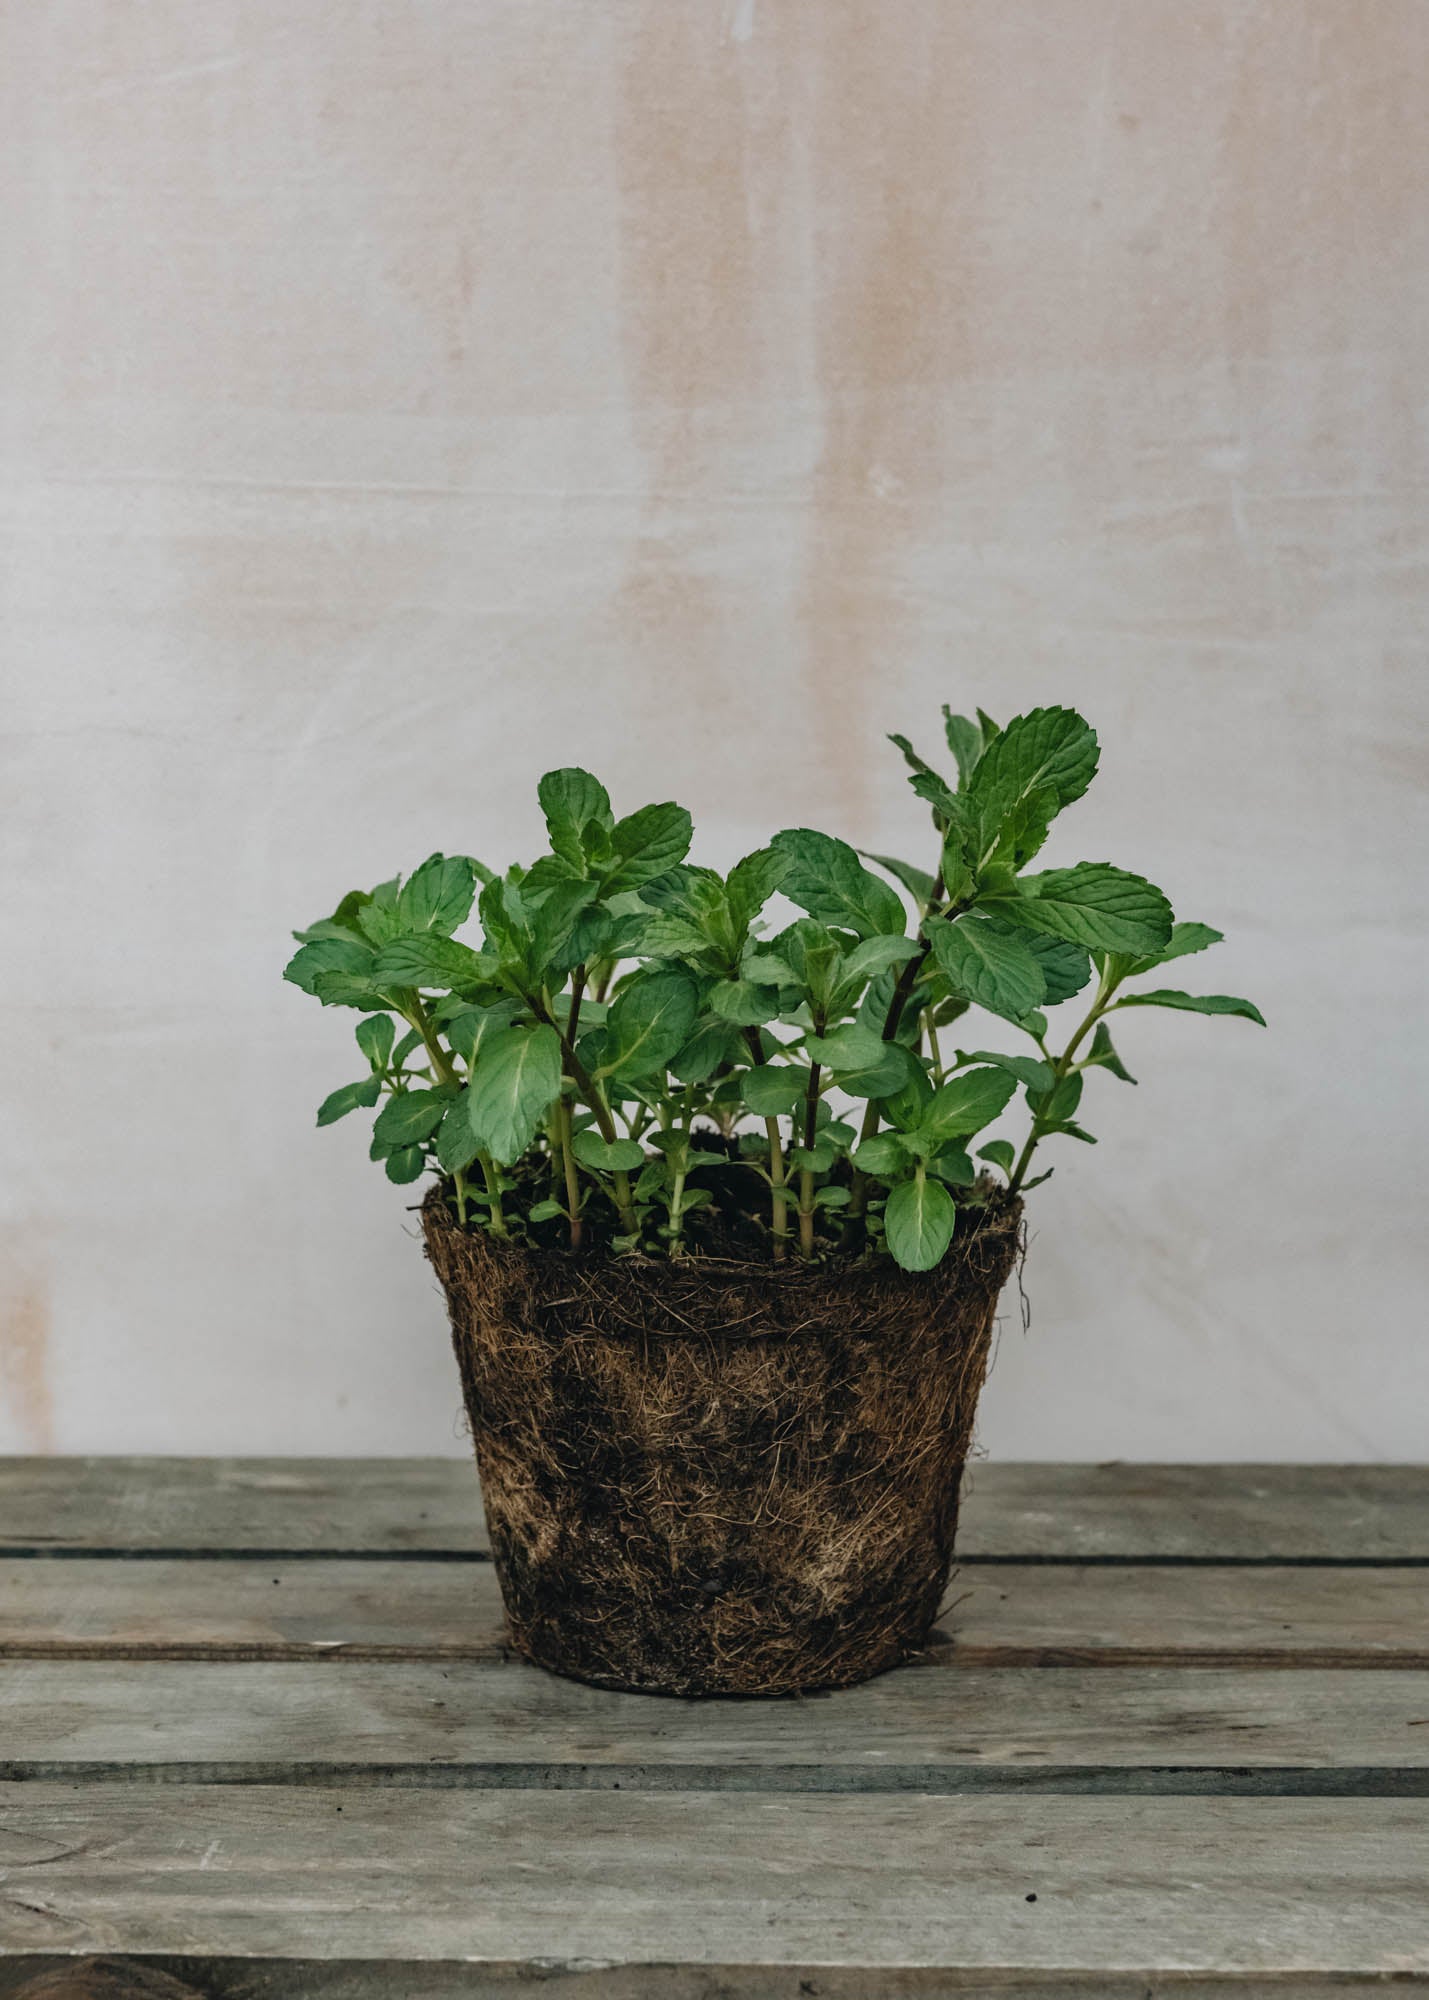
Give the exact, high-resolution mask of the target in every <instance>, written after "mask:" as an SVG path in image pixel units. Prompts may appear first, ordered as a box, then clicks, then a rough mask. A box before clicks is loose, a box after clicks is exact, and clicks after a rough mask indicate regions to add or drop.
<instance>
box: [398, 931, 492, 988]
mask: <svg viewBox="0 0 1429 2000" xmlns="http://www.w3.org/2000/svg"><path fill="white" fill-rule="evenodd" d="M495 972H496V962H495V960H494V959H491V958H488V957H486V956H485V955H484V954H483V953H481V952H476V951H473V950H472V948H471V946H470V945H469V944H458V943H457V942H456V940H455V938H449V937H443V936H442V935H441V934H440V933H439V932H437V931H423V932H421V933H420V934H418V935H416V936H411V937H396V938H393V939H392V941H391V943H390V944H385V945H384V946H383V947H382V949H381V951H380V952H379V953H378V954H377V960H376V963H375V964H374V965H373V968H372V977H373V981H374V983H375V984H376V985H378V986H379V987H382V988H384V989H387V988H391V987H394V986H413V987H417V988H418V989H419V990H421V991H422V992H427V993H432V992H442V993H445V992H449V991H450V990H451V989H452V988H454V987H471V986H480V985H483V984H484V983H485V982H487V981H488V980H490V979H491V978H493V977H494V975H495Z"/></svg>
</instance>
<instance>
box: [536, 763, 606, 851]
mask: <svg viewBox="0 0 1429 2000" xmlns="http://www.w3.org/2000/svg"><path fill="white" fill-rule="evenodd" d="M536 796H537V798H538V799H539V800H540V802H541V811H542V812H543V813H544V814H545V817H546V831H547V834H548V835H549V837H550V842H551V852H552V853H553V854H556V855H559V857H560V859H561V860H562V861H564V862H565V863H566V864H567V866H568V867H570V868H572V869H573V870H574V871H575V873H576V874H577V875H584V874H586V873H587V862H588V856H587V849H586V835H587V830H588V829H593V830H594V831H595V832H596V833H597V834H601V833H608V832H609V831H610V828H611V825H612V824H613V819H612V814H611V810H610V797H609V794H608V793H607V791H606V789H605V786H604V785H602V784H601V782H600V780H599V779H598V778H593V777H592V776H591V774H590V772H589V771H582V770H581V769H580V768H579V767H578V766H577V765H567V766H565V767H564V768H563V769H561V770H559V771H547V773H546V775H545V776H544V777H543V778H542V779H541V782H540V783H539V784H538V785H537V787H536ZM592 844H596V843H592Z"/></svg>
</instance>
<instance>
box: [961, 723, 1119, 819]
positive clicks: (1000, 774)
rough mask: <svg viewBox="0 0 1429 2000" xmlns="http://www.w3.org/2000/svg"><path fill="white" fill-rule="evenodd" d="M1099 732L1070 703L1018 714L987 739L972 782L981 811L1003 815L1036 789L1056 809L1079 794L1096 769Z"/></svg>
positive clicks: (970, 790) (971, 789)
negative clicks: (991, 737) (1067, 706)
mask: <svg viewBox="0 0 1429 2000" xmlns="http://www.w3.org/2000/svg"><path fill="white" fill-rule="evenodd" d="M1098 755H1099V752H1098V748H1097V739H1096V732H1095V730H1093V729H1092V727H1091V725H1090V724H1089V723H1087V722H1084V721H1083V719H1082V717H1081V716H1080V715H1078V714H1077V712H1076V710H1075V709H1071V708H1034V709H1032V710H1030V711H1029V713H1028V714H1026V715H1017V716H1014V717H1013V719H1012V721H1011V722H1009V723H1008V725H1007V727H1006V729H1004V730H1003V731H1002V733H1001V735H999V736H997V737H995V738H994V739H993V741H992V742H991V743H989V744H988V747H987V748H986V750H984V751H983V753H982V756H981V757H980V758H979V760H978V766H977V769H976V771H975V772H974V773H973V777H972V781H971V783H970V784H969V786H968V796H969V798H971V799H974V800H976V802H977V804H978V807H979V810H980V812H982V813H983V814H984V815H985V812H986V808H987V807H989V806H992V807H994V808H995V809H996V811H997V812H998V813H999V814H1001V815H1002V816H1004V817H1005V816H1006V815H1007V814H1008V813H1010V812H1012V811H1013V810H1014V808H1016V807H1017V806H1018V805H1019V804H1020V803H1021V802H1023V801H1025V800H1028V799H1031V798H1032V797H1034V796H1035V795H1037V794H1038V793H1045V794H1047V795H1048V797H1049V798H1050V800H1051V809H1052V813H1054V814H1055V813H1057V812H1060V811H1061V809H1062V808H1063V807H1064V806H1069V805H1071V804H1072V802H1073V800H1074V799H1079V798H1080V797H1081V796H1082V794H1083V792H1085V791H1086V789H1087V787H1088V785H1090V783H1091V782H1092V779H1093V778H1094V777H1095V776H1096V774H1097V758H1098Z"/></svg>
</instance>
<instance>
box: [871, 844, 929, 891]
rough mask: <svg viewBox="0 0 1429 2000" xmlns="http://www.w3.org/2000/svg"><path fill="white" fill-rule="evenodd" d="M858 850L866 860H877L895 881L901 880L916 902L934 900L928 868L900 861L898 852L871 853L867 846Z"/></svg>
mask: <svg viewBox="0 0 1429 2000" xmlns="http://www.w3.org/2000/svg"><path fill="white" fill-rule="evenodd" d="M858 852H859V853H860V854H861V855H862V856H863V857H864V859H865V860H866V861H876V862H877V863H878V866H879V867H880V868H882V869H883V870H884V872H885V873H886V874H889V875H891V876H892V877H893V879H894V881H895V882H901V883H902V884H903V886H904V888H905V889H906V890H907V891H908V893H909V895H910V896H911V897H912V898H913V900H914V901H915V902H916V903H918V904H920V905H923V904H926V903H928V902H930V901H931V900H932V895H933V877H932V876H931V875H930V874H929V873H928V871H927V869H926V868H915V867H914V865H913V863H912V862H911V861H900V860H899V859H898V856H897V855H896V854H870V853H869V851H868V849H867V848H866V847H860V848H859V849H858Z"/></svg>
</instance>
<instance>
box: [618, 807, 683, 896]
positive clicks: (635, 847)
mask: <svg viewBox="0 0 1429 2000" xmlns="http://www.w3.org/2000/svg"><path fill="white" fill-rule="evenodd" d="M693 834H694V828H693V826H692V825H691V822H690V815H689V814H688V813H687V812H686V811H685V808H684V807H683V806H677V805H674V804H673V803H667V804H664V805H654V806H642V807H641V808H640V810H639V812H633V813H631V814H629V815H628V817H627V818H625V819H622V820H617V821H616V823H615V825H614V826H613V827H612V828H611V830H610V846H611V852H612V854H613V855H614V857H615V858H614V862H613V864H612V866H611V868H610V870H609V872H608V873H607V874H606V877H605V883H604V893H605V894H606V895H607V896H613V895H616V894H618V893H619V892H620V891H622V890H625V889H638V888H639V887H640V885H641V884H642V883H643V882H653V881H654V879H655V877H656V876H657V875H665V874H667V873H668V872H669V870H670V869H672V868H674V867H676V866H677V865H678V863H680V862H681V861H683V860H684V858H685V856H686V855H687V854H688V853H689V851H690V841H691V839H692V837H693Z"/></svg>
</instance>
